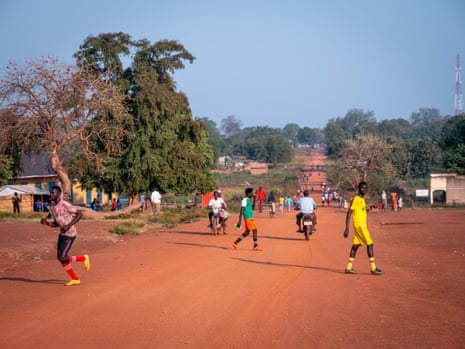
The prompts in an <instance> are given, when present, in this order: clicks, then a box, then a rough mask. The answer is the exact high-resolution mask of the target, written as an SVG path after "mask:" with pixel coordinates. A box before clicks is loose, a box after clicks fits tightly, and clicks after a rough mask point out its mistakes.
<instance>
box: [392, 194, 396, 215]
mask: <svg viewBox="0 0 465 349" xmlns="http://www.w3.org/2000/svg"><path fill="white" fill-rule="evenodd" d="M391 205H392V210H393V211H397V193H396V192H392V193H391Z"/></svg>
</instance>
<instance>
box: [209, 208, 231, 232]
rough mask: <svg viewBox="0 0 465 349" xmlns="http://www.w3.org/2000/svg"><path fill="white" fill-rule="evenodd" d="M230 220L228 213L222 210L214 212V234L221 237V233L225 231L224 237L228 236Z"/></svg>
mask: <svg viewBox="0 0 465 349" xmlns="http://www.w3.org/2000/svg"><path fill="white" fill-rule="evenodd" d="M227 219H228V212H227V211H226V210H225V209H224V208H221V209H219V210H218V211H216V212H215V211H214V212H213V217H212V234H213V235H220V232H221V231H223V235H226V220H227Z"/></svg>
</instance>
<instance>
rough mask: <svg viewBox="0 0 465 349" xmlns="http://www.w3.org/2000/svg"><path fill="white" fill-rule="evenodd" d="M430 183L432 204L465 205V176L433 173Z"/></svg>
mask: <svg viewBox="0 0 465 349" xmlns="http://www.w3.org/2000/svg"><path fill="white" fill-rule="evenodd" d="M430 181H431V184H430V204H445V205H447V206H453V205H456V204H459V205H464V204H465V176H458V175H457V174H456V173H434V174H433V173H432V174H431V175H430Z"/></svg>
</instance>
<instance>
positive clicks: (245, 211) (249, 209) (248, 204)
mask: <svg viewBox="0 0 465 349" xmlns="http://www.w3.org/2000/svg"><path fill="white" fill-rule="evenodd" d="M252 197H253V188H247V189H245V197H244V198H243V199H242V202H241V210H240V212H239V221H238V222H237V224H236V228H239V227H240V226H241V221H242V217H244V226H245V231H244V232H243V233H242V234H241V236H239V237H238V238H237V240H236V241H234V242H233V244H232V246H233V247H234V249H236V250H237V245H238V244H239V243H240V242H241V241H242V239H244V238H246V237H247V236H248V235H249V234H250V232H252V234H253V250H254V251H261V249H260V248H259V247H258V232H257V226H256V225H255V219H254V218H253V203H252Z"/></svg>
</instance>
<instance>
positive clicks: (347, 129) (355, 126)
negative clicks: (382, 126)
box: [325, 109, 378, 156]
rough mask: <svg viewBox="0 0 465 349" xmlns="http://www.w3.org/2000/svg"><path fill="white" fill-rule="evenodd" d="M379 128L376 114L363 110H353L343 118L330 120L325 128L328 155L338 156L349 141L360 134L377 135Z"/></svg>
mask: <svg viewBox="0 0 465 349" xmlns="http://www.w3.org/2000/svg"><path fill="white" fill-rule="evenodd" d="M377 126H378V124H377V122H376V120H375V118H374V113H373V112H372V111H368V112H364V111H363V110H361V109H351V110H349V111H348V112H347V113H346V115H345V116H344V117H343V118H341V117H338V118H336V119H331V120H329V122H328V123H327V125H326V127H325V139H326V145H327V152H328V155H330V156H331V155H335V154H338V153H339V152H340V151H341V150H342V147H343V146H344V141H345V140H347V139H354V138H355V137H356V136H357V135H359V134H367V133H372V134H376V132H377Z"/></svg>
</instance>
